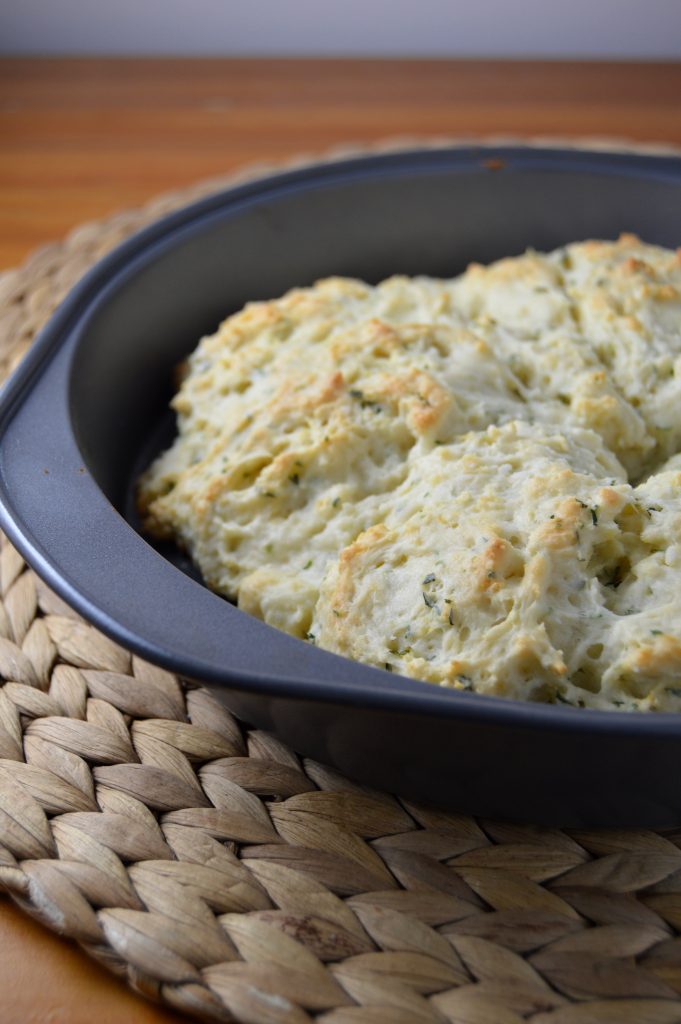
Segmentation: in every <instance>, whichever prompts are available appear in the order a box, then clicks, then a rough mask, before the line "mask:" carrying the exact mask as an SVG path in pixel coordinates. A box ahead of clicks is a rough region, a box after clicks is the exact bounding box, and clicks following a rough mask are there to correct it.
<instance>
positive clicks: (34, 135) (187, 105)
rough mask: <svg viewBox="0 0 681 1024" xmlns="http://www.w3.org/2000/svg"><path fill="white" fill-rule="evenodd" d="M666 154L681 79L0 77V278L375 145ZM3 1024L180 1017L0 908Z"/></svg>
mask: <svg viewBox="0 0 681 1024" xmlns="http://www.w3.org/2000/svg"><path fill="white" fill-rule="evenodd" d="M440 134H446V135H451V136H474V135H490V134H508V135H516V136H528V135H552V136H575V135H576V136H598V137H604V136H607V137H614V138H620V139H622V138H629V139H636V140H643V141H650V142H667V143H676V144H678V145H681V64H642V63H637V64H603V63H540V62H532V63H528V62H500V61H494V62H486V61H478V62H448V61H384V60H381V61H327V60H324V61H320V60H314V61H282V60H276V61H275V60H267V61H257V60H238V61H237V60H235V61H223V60H132V61H131V60H101V59H97V60H90V59H87V60H85V59H84V60H52V59H50V60H23V59H13V60H5V61H3V62H0V224H1V226H2V230H1V231H0V269H1V268H4V267H9V266H13V265H16V264H18V263H20V262H21V261H22V260H23V259H24V258H25V257H26V256H27V255H28V253H29V252H30V251H31V250H32V249H33V248H35V247H36V246H38V245H41V244H42V243H44V242H47V241H51V240H53V239H57V238H59V237H61V236H62V235H64V234H65V233H66V232H67V231H68V230H69V228H71V227H73V226H75V225H76V224H79V223H81V222H82V221H85V220H91V219H93V218H98V217H102V216H104V215H106V214H108V213H112V212H114V211H116V210H118V209H120V208H122V207H131V206H135V205H139V204H140V203H143V202H144V201H145V200H146V199H149V198H151V197H152V196H154V195H156V194H158V193H159V192H163V191H167V190H171V189H175V188H178V187H181V186H183V185H189V184H191V183H192V182H194V181H196V180H197V179H200V178H205V177H212V176H214V175H221V174H225V173H226V172H228V171H229V170H231V169H232V168H235V167H237V166H239V165H242V164H244V163H252V162H255V161H260V160H273V159H274V160H277V159H281V158H285V157H287V156H291V155H294V154H297V153H302V152H320V151H323V150H324V149H325V148H326V147H329V146H332V145H337V144H341V143H348V142H365V141H369V140H372V139H377V138H381V137H387V136H397V135H409V136H433V135H440ZM0 1005H2V1022H3V1024H26V1022H27V1021H29V1020H30V1021H31V1024H48V1022H49V1024H91V1022H92V1021H96V1022H97V1024H151V1022H161V1021H164V1022H166V1024H169V1022H170V1021H173V1020H179V1018H177V1017H175V1016H174V1015H173V1014H171V1013H170V1012H168V1011H164V1010H161V1009H156V1008H154V1007H152V1006H150V1005H149V1004H147V1003H145V1002H143V1001H142V1000H141V999H139V998H138V997H136V996H134V995H132V994H131V993H130V992H129V991H128V990H127V989H126V988H125V986H124V985H123V984H122V983H121V982H119V981H117V980H116V979H115V978H113V977H112V976H110V975H109V974H107V973H106V972H105V971H104V970H103V969H102V968H101V967H98V966H97V965H95V964H93V963H92V962H91V961H90V960H89V959H88V958H87V957H85V956H84V954H82V953H80V952H79V951H78V950H77V949H76V948H75V947H74V946H72V945H70V944H68V943H66V942H63V941H62V940H60V939H57V938H54V937H53V936H52V935H51V934H49V933H48V932H47V931H45V930H44V929H43V928H42V927H40V926H39V925H36V924H34V923H33V922H32V921H30V920H29V919H28V918H25V917H24V916H23V914H21V913H20V912H19V911H18V910H16V909H14V908H13V907H12V906H11V905H10V904H9V903H7V902H0Z"/></svg>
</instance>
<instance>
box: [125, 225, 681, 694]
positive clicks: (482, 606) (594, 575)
mask: <svg viewBox="0 0 681 1024" xmlns="http://www.w3.org/2000/svg"><path fill="white" fill-rule="evenodd" d="M680 381H681V259H680V258H679V255H678V254H677V253H673V252H669V251H667V250H663V249H659V248H656V247H653V246H648V245H644V244H643V243H641V242H639V241H638V240H637V239H635V238H633V237H632V236H623V237H622V238H621V239H620V240H619V241H618V242H616V243H609V242H585V243H579V244H574V245H570V246H567V247H566V248H565V249H561V250H558V251H556V252H554V253H550V254H548V255H543V254H538V253H527V254H525V255H524V256H519V257H514V258H510V259H506V260H502V261H500V262H498V263H496V264H493V265H492V266H490V267H487V268H483V267H479V266H472V267H470V268H469V269H468V270H467V271H466V273H464V274H463V275H461V276H460V277H458V278H455V279H453V280H449V281H439V280H432V279H428V278H415V279H407V278H402V277H395V278H391V279H389V280H387V281H384V282H382V283H381V284H379V285H377V286H375V287H372V286H370V285H366V284H363V283H361V282H358V281H353V280H346V279H341V278H331V279H328V280H325V281H321V282H319V283H318V284H316V285H315V286H313V287H311V288H307V289H296V290H294V291H292V292H289V293H288V294H287V295H285V296H284V297H283V298H281V299H277V300H274V301H271V302H265V303H255V304H251V305H249V306H247V307H246V308H245V309H244V310H243V311H242V312H240V313H237V314H236V315H234V316H232V317H230V318H228V319H227V320H226V321H225V322H224V323H223V324H222V326H221V327H220V329H219V330H218V331H217V333H216V334H214V335H212V336H211V337H208V338H204V339H203V340H202V341H201V343H200V344H199V346H198V348H197V350H196V351H195V352H194V354H193V355H192V356H191V357H190V360H189V369H188V373H187V375H186V376H185V379H184V381H183V383H182V385H181V387H180V390H179V392H178V394H177V396H176V397H175V399H174V401H173V406H174V408H175V410H176V412H177V417H178V437H177V439H176V441H175V443H174V445H173V446H172V447H171V448H170V449H169V450H168V451H167V452H165V453H164V454H163V455H161V456H160V458H159V459H157V460H156V462H155V463H154V464H153V465H152V466H151V467H150V469H149V470H148V471H147V473H146V474H145V476H144V477H143V479H142V481H141V482H140V488H139V499H140V508H141V511H142V515H143V521H144V524H145V527H146V529H147V530H148V531H149V532H150V533H152V534H154V535H156V536H163V537H172V538H174V539H175V540H176V541H177V542H178V543H179V544H181V545H182V546H183V547H185V548H186V549H187V550H188V551H189V552H190V554H191V556H192V558H193V559H194V561H195V562H196V564H197V565H198V567H199V568H200V570H201V572H202V574H203V576H204V579H205V580H206V582H207V584H208V585H209V586H211V587H212V588H214V589H215V590H217V591H218V592H220V593H222V594H224V595H226V596H227V597H230V598H232V599H234V600H237V601H238V603H239V606H240V607H241V608H243V609H244V610H246V611H248V612H250V613H252V614H254V615H258V616H259V617H261V618H262V619H264V620H265V621H266V622H269V623H270V624H271V625H273V626H276V627H277V628H279V629H283V630H286V631H287V632H289V633H292V634H294V635H296V636H298V637H300V638H305V639H307V640H308V641H310V642H313V643H316V644H318V645H319V646H321V647H324V648H326V649H329V650H333V651H336V652H337V653H339V654H343V655H347V656H348V657H352V658H356V659H359V660H362V661H365V662H368V663H370V664H373V665H377V666H379V667H381V668H386V669H388V670H390V671H394V672H398V673H402V674H405V675H410V676H414V677H416V678H420V679H424V680H428V681H432V682H435V683H438V684H440V685H445V686H452V687H454V688H456V689H461V688H465V689H474V690H475V691H476V692H479V693H490V694H495V695H501V696H508V697H514V698H521V699H522V698H524V699H533V700H547V701H564V702H567V703H572V704H575V705H578V706H581V705H586V706H597V707H620V708H626V709H634V708H640V709H647V708H675V709H681V547H679V544H680V542H681V505H680V504H679V502H680V498H679V492H680V487H679V485H680V484H681V471H680V470H681V467H679V468H678V469H677V463H678V459H677V460H676V462H675V461H674V455H675V453H676V452H677V451H678V450H679V449H680V448H681V384H680ZM669 459H671V461H670V462H668V463H667V465H663V463H665V461H666V460H669ZM677 547H679V551H678V553H677ZM675 680H676V685H675Z"/></svg>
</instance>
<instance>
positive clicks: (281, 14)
mask: <svg viewBox="0 0 681 1024" xmlns="http://www.w3.org/2000/svg"><path fill="white" fill-rule="evenodd" d="M0 53H3V54H36V55H37V54H50V55H57V54H68V55H75V54H84V55H85V54H102V55H104V54H133V55H139V54H149V55H159V56H161V55H186V56H190V55H205V56H210V55H214V56H234V57H237V56H239V57H240V56H284V57H295V56H358V57H360V56H381V57H400V56H407V57H408V56H414V57H535V58H541V57H546V58H569V57H577V58H587V59H588V58H599V57H600V58H610V59H618V58H639V59H660V60H662V59H673V60H674V59H679V58H680V57H681V0H569V2H565V0H468V2H465V3H464V2H460V0H340V2H338V0H336V2H333V3H332V2H330V0H246V2H242V0H237V2H233V0H0ZM679 116H681V112H680V114H679Z"/></svg>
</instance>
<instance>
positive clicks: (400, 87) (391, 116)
mask: <svg viewBox="0 0 681 1024" xmlns="http://www.w3.org/2000/svg"><path fill="white" fill-rule="evenodd" d="M680 101H681V65H679V64H664V63H660V64H643V63H640V64H622V63H619V64H618V63H612V64H605V63H591V62H589V63H577V62H571V63H542V62H533V63H527V62H511V61H507V62H504V61H494V62H491V61H468V62H466V61H464V62H452V61H422V60H418V61H417V60H415V61H392V60H386V61H371V60H360V61H356V60H353V61H341V60H333V61H328V60H305V61H293V60H232V61H227V60H165V59H162V60H119V59H97V60H92V59H81V60H53V59H49V60H48V59H45V60H33V59H31V60H25V59H6V60H4V61H2V62H0V149H1V159H0V223H2V226H3V230H2V233H1V236H0V268H1V267H9V266H12V265H16V264H17V263H19V262H21V261H22V260H23V259H24V258H25V256H26V255H27V254H28V253H29V252H30V250H31V249H33V248H35V247H36V246H37V245H40V244H42V243H44V242H46V241H49V240H52V239H56V238H59V237H61V236H62V235H64V234H65V233H66V232H67V231H68V229H69V228H70V227H72V226H74V225H75V224H78V223H80V222H82V221H86V220H90V219H92V218H97V217H101V216H103V215H105V214H108V213H111V212H113V211H114V210H117V209H120V208H122V207H129V206H136V205H138V204H140V203H142V202H144V201H145V200H147V199H149V198H150V197H151V196H153V195H155V194H156V193H158V192H161V191H164V190H167V189H174V188H178V187H181V186H183V185H188V184H190V183H191V182H193V181H195V180H197V179H199V178H202V177H210V176H212V175H219V174H224V173H225V172H227V171H229V170H231V169H232V168H234V167H237V166H238V165H240V164H244V163H251V162H254V161H259V160H270V159H277V158H282V157H285V156H288V155H291V154H294V153H298V152H315V151H317V152H318V151H320V150H323V149H324V148H325V147H328V146H331V145H337V144H339V143H344V142H363V141H367V140H370V139H377V138H381V137H385V136H394V135H402V134H405V135H412V136H413V135H417V136H418V135H423V136H429V135H430V136H432V135H437V134H441V133H442V134H447V135H454V136H461V135H465V136H471V135H486V134H497V133H504V134H506V133H508V134H511V135H572V134H575V135H594V136H604V135H605V136H614V137H620V138H622V137H625V138H632V139H637V140H645V141H666V142H674V143H681V116H680V115H679V108H680Z"/></svg>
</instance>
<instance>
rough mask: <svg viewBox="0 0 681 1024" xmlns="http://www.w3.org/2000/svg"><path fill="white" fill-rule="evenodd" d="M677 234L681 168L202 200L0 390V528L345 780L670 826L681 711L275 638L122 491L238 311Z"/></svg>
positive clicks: (154, 235) (680, 812)
mask: <svg viewBox="0 0 681 1024" xmlns="http://www.w3.org/2000/svg"><path fill="white" fill-rule="evenodd" d="M621 231H633V232H635V233H637V234H639V235H640V236H641V237H642V238H643V239H644V240H646V241H649V242H654V243H658V244H661V245H665V246H669V247H673V246H675V245H677V244H678V243H679V241H680V240H681V160H680V159H678V158H674V157H656V156H632V155H628V154H614V153H612V154H610V153H591V152H581V151H572V150H565V151H562V150H552V149H537V148H523V147H518V148H503V147H481V148H477V147H473V148H451V149H437V150H435V149H428V150H423V151H410V152H401V153H390V154H384V155H379V156H371V157H365V158H358V159H353V160H348V161H344V162H335V163H326V164H322V165H319V166H314V167H309V168H305V169H303V170H298V171H293V172H289V173H286V174H281V175H278V176H276V177H271V178H268V179H264V180H261V181H258V182H255V183H252V184H248V185H244V186H241V187H238V188H234V189H230V190H229V191H226V192H222V193H219V194H217V195H215V196H211V197H210V198H208V199H205V200H202V201H200V202H197V203H195V204H193V205H191V206H188V207H186V208H185V209H183V210H181V211H179V212H178V213H174V214H172V215H170V216H168V217H166V218H164V219H163V220H161V221H159V222H157V223H156V224H154V225H152V226H151V227H149V228H147V229H145V230H144V231H142V232H140V233H138V234H137V235H135V236H134V237H133V238H131V239H130V240H128V241H127V242H125V243H124V244H123V245H121V246H120V247H119V248H117V249H116V250H115V251H114V252H112V253H111V254H110V255H109V256H108V257H107V258H106V259H104V260H103V261H102V262H101V263H99V264H98V265H97V266H96V267H95V268H94V269H93V270H92V271H91V272H90V273H89V274H88V275H87V276H86V277H85V278H84V279H83V280H82V281H81V282H80V283H79V285H78V286H77V287H76V288H75V289H74V291H73V292H72V293H71V294H70V296H69V297H68V298H67V300H66V301H65V302H64V304H63V305H62V306H61V307H60V309H59V310H58V312H57V313H56V314H55V316H54V317H53V319H52V320H51V322H50V323H49V324H48V326H47V327H46V328H45V329H44V331H43V332H42V333H41V335H40V337H39V339H38V340H37V342H36V343H35V345H34V347H33V349H32V350H31V352H30V354H29V356H28V358H27V359H26V360H25V361H24V363H23V364H22V366H21V367H20V369H19V370H18V371H17V373H16V374H15V375H14V377H13V378H12V379H11V381H10V382H9V383H8V384H7V385H6V386H5V388H4V391H3V394H2V400H1V405H0V503H1V507H0V520H1V523H2V527H3V528H4V529H5V530H6V532H7V533H8V535H9V536H10V538H11V540H12V541H13V543H14V544H15V545H16V546H17V547H18V548H19V550H20V551H21V552H22V554H23V555H24V556H25V557H26V559H27V561H28V562H29V563H30V564H31V566H32V567H33V568H34V569H35V570H36V572H38V573H39V574H40V575H41V576H42V577H43V578H44V579H45V580H46V581H47V582H48V583H49V584H50V586H52V587H53V588H54V589H55V590H56V591H57V592H58V593H59V594H60V595H61V596H62V597H63V598H64V599H65V600H66V601H68V602H69V603H70V604H72V605H73V606H74V607H75V608H77V609H78V611H79V612H80V613H81V614H83V615H84V616H85V617H86V618H87V619H89V620H90V621H91V622H93V623H94V624H95V625H96V626H98V627H99V628H100V629H102V630H103V631H104V632H105V633H107V634H108V635H109V636H111V637H113V638H114V639H115V640H117V641H118V642H119V643H121V644H123V645H124V646H126V647H128V648H130V649H132V650H134V651H136V652H138V653H140V654H141V655H143V656H144V657H146V658H148V659H150V660H151V661H155V662H157V663H158V664H161V665H164V666H166V667H167V668H170V669H172V670H173V671H176V672H179V673H180V674H182V675H184V676H186V677H188V678H190V679H193V680H197V681H201V682H203V683H205V684H207V685H209V686H210V687H212V688H213V690H214V691H215V692H216V693H217V694H218V695H219V696H220V697H221V698H222V699H223V700H224V701H225V703H226V704H227V705H228V706H229V707H230V708H231V709H232V710H233V711H235V712H236V713H237V714H238V715H240V716H241V717H242V718H244V719H246V720H247V721H249V722H252V723H254V724H255V725H257V726H259V727H262V728H265V729H271V730H274V731H275V732H277V733H278V734H279V735H280V736H281V737H282V738H283V739H284V740H285V741H286V742H288V743H289V744H291V745H292V746H293V747H294V748H295V749H296V750H298V751H299V752H301V753H303V754H307V755H310V756H312V757H314V758H317V759H319V760H321V761H325V762H327V763H329V764H332V765H335V766H336V767H338V768H339V769H340V770H341V771H342V772H344V773H346V774H347V775H349V776H350V777H352V778H356V779H358V780H360V781H364V782H367V783H369V784H372V785H374V786H378V787H380V788H382V789H388V790H392V791H396V792H399V793H401V794H403V795H405V796H411V797H416V798H420V799H422V800H425V801H429V802H432V803H435V804H440V805H443V806H447V807H451V808H454V809H457V810H460V811H463V812H468V813H474V814H477V815H484V816H489V817H498V818H507V819H516V820H528V821H533V822H536V823H548V824H558V825H564V826H570V825H571V826H584V825H589V826H593V825H618V826H621V825H640V826H643V825H645V826H650V827H664V826H671V825H677V824H679V823H680V822H681V793H680V791H679V790H678V789H677V780H678V778H679V777H681V715H676V714H657V715H654V714H647V715H645V714H642V715H636V714H627V713H622V712H600V711H590V710H577V709H574V708H569V707H564V706H558V705H550V706H549V705H539V704H522V703H514V702H511V701H506V700H501V699H495V698H489V697H482V696H477V695H476V694H474V693H466V692H457V691H451V690H444V689H440V688H437V687H434V686H432V685H430V684H426V683H420V682H417V681H414V680H408V679H404V678H401V677H399V676H396V675H393V674H390V673H386V672H382V671H379V670H377V669H373V668H369V667H367V666H365V665H361V664H359V663H356V662H351V661H348V660H346V659H343V658H339V657H337V656H335V655H332V654H329V653H326V652H324V651H321V650H319V649H317V648H315V647H313V646H311V645H309V644H305V643H303V642H301V641H298V640H295V639H293V638H291V637H289V636H287V635H285V634H283V633H279V632H277V631H276V630H274V629H272V628H271V627H269V626H266V625H264V624H263V623H261V622H259V621H257V620H255V619H253V618H250V617H249V616H247V615H245V614H243V613H242V612H240V611H238V610H237V609H236V608H234V607H233V606H232V605H230V604H229V603H228V602H226V601H225V600H223V599H221V598H220V597H218V596H216V595H215V594H213V593H211V592H210V591H209V590H208V589H207V588H206V587H204V586H203V585H202V583H201V581H200V578H199V577H198V575H197V574H196V573H195V572H194V571H193V570H192V569H191V567H190V566H189V565H188V564H187V563H186V561H183V559H182V557H181V556H180V555H179V554H177V553H176V552H174V551H173V550H172V549H166V550H161V549H157V548H154V547H153V546H152V545H151V544H150V543H148V542H147V541H146V540H145V539H144V538H143V537H142V536H141V535H140V533H139V532H138V529H137V527H138V524H137V523H136V521H135V515H134V503H133V502H131V500H130V495H131V488H132V483H133V481H134V479H135V478H136V475H137V473H138V472H139V470H140V468H141V467H142V466H143V465H145V464H146V463H147V462H148V461H149V459H150V458H151V457H152V455H153V454H155V452H156V451H158V450H159V449H160V448H161V447H162V446H163V445H164V444H165V443H167V441H168V440H169V438H170V436H171V435H172V429H173V424H172V420H171V419H170V417H169V414H168V412H167V404H168V400H169V398H170V396H171V393H172V371H173V367H174V366H175V365H176V364H177V362H178V361H179V360H180V359H181V358H182V357H183V356H185V355H186V354H187V353H188V352H189V351H191V350H192V349H193V348H194V347H195V345H196V342H197V340H198V338H199V337H200V336H201V335H202V334H204V333H206V332H208V331H211V330H213V329H214V328H215V327H216V326H217V324H218V322H219V321H220V320H221V319H222V318H224V316H226V315H227V314H229V313H230V312H233V311H235V310H237V309H239V308H240V307H241V306H242V305H243V304H244V303H245V302H247V301H249V300H253V299H263V298H270V297H273V296H276V295H279V294H281V293H282V292H284V291H285V290H286V289H288V288H289V287H292V286H294V285H305V284H310V283H312V282H313V281H315V280H316V279H318V278H320V277H324V276H326V275H329V274H341V275H350V276H353V277H360V278H363V279H365V280H368V281H372V282H376V281H379V280H381V279H382V278H384V277H387V276H389V275H390V274H393V273H405V274H429V275H434V276H445V277H448V276H451V275H454V274H456V273H459V272H460V271H461V270H463V269H464V267H465V266H466V264H467V263H469V262H470V261H471V260H478V261H480V262H487V261H489V260H492V259H495V258H498V257H500V256H505V255H511V254H514V253H519V252H522V251H523V250H524V249H525V248H527V247H528V246H533V247H535V248H538V249H552V248H555V247H556V246H559V245H562V244H564V243H566V242H569V241H573V240H578V239H582V238H587V237H601V238H613V237H616V236H617V235H618V234H619V233H620V232H621Z"/></svg>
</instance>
